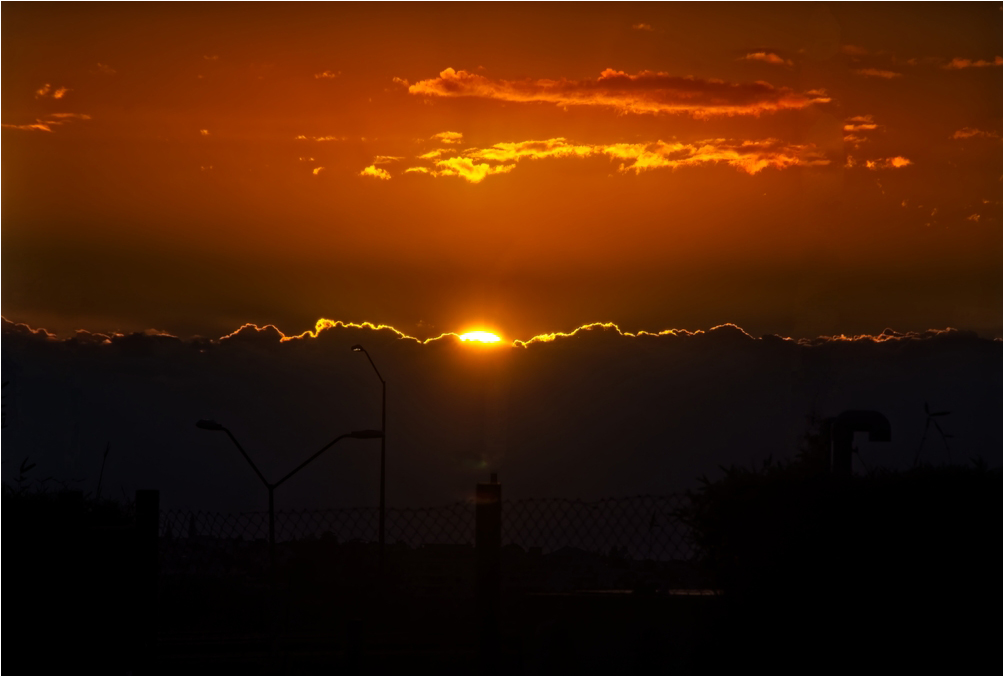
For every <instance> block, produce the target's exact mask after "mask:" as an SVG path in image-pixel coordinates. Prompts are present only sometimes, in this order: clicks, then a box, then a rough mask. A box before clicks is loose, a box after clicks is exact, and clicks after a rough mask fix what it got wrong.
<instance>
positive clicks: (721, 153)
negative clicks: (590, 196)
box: [419, 137, 830, 183]
mask: <svg viewBox="0 0 1004 677" xmlns="http://www.w3.org/2000/svg"><path fill="white" fill-rule="evenodd" d="M589 157H605V158H607V159H608V160H610V161H612V162H617V163H618V169H617V171H619V172H621V173H627V172H634V173H635V174H639V173H641V172H643V171H648V170H652V169H678V168H681V167H689V166H698V165H706V164H717V163H722V164H726V165H729V166H731V167H735V168H736V169H738V170H740V171H744V172H747V173H748V174H756V173H758V172H760V171H761V170H763V169H766V168H769V167H772V168H775V169H785V168H787V167H793V166H820V165H827V164H829V163H830V160H829V159H827V158H826V157H825V156H824V155H823V154H822V152H821V151H819V150H818V149H817V148H816V147H815V146H812V145H811V144H786V143H783V142H781V141H778V140H777V139H763V140H758V141H733V140H726V139H709V140H705V141H697V142H694V143H689V144H687V143H678V142H672V143H667V142H664V141H661V140H660V141H656V142H650V143H614V144H581V143H573V142H570V141H568V140H567V139H564V138H561V137H559V138H555V139H547V140H541V141H518V142H502V143H497V144H495V145H493V146H489V147H487V148H470V149H468V150H466V151H464V152H463V154H462V155H460V156H458V157H451V158H447V159H441V155H440V154H439V153H438V152H436V153H435V154H433V153H426V154H424V155H421V156H419V159H425V160H433V161H434V168H433V169H431V170H429V171H426V172H425V173H427V174H431V175H433V176H457V177H460V178H463V179H466V180H467V181H470V182H471V183H480V182H481V181H483V180H484V179H485V178H487V177H488V176H491V175H493V174H502V173H508V172H511V171H512V170H513V169H514V168H515V167H516V163H518V162H521V161H524V160H534V161H536V160H550V159H562V158H580V159H582V158H589ZM493 163H498V164H493Z"/></svg>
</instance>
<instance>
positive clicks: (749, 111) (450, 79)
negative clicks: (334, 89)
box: [408, 68, 830, 118]
mask: <svg viewBox="0 0 1004 677" xmlns="http://www.w3.org/2000/svg"><path fill="white" fill-rule="evenodd" d="M408 91H409V92H410V93H411V94H415V95H420V96H435V97H478V98H486V99H498V100H502V101H512V102H520V103H534V102H538V103H553V104H555V105H558V106H603V107H608V108H613V109H616V110H618V111H620V112H623V113H682V114H687V115H691V116H693V117H695V118H709V117H715V116H720V115H760V114H762V113H772V112H776V111H779V110H784V109H798V108H805V107H806V106H810V105H812V104H814V103H826V102H828V101H829V100H830V99H829V97H827V96H826V95H825V94H824V93H822V92H818V91H811V92H806V93H799V92H796V91H794V90H792V89H789V88H787V87H775V86H773V85H771V84H769V83H766V82H752V83H729V82H724V81H722V80H702V79H700V78H693V77H679V76H672V75H669V74H668V73H657V72H654V71H642V72H640V73H637V74H635V75H631V74H628V73H625V72H623V71H617V70H614V69H612V68H608V69H606V70H604V71H603V72H602V73H600V76H599V77H598V78H596V79H595V80H568V79H566V78H561V79H559V80H548V79H530V78H528V79H526V80H496V79H492V78H489V77H487V76H485V75H480V74H478V73H469V72H467V71H464V70H460V71H457V70H454V69H453V68H447V69H446V70H444V71H442V72H441V73H440V74H439V77H436V78H431V79H428V80H421V81H419V82H416V83H414V84H412V85H410V86H409V87H408Z"/></svg>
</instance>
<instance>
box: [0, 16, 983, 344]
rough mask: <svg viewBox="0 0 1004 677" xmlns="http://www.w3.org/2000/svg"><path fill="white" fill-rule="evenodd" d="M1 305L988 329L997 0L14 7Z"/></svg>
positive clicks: (820, 330) (5, 40)
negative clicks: (939, 0) (971, 0)
mask: <svg viewBox="0 0 1004 677" xmlns="http://www.w3.org/2000/svg"><path fill="white" fill-rule="evenodd" d="M0 11H2V19H3V21H2V24H0V26H2V50H3V51H2V56H3V60H2V64H3V66H2V67H3V78H2V95H3V97H2V123H3V131H2V135H3V150H4V153H3V167H2V169H3V184H2V198H3V202H2V210H3V211H2V216H3V221H2V227H3V231H2V236H3V241H2V244H3V259H2V263H3V268H2V271H3V272H2V282H3V297H2V304H3V307H2V310H3V315H4V316H5V317H7V318H9V319H11V320H13V321H17V322H26V323H28V324H31V325H33V326H46V327H47V328H49V329H50V330H54V331H58V332H62V333H69V332H72V331H73V330H75V329H78V328H87V329H91V330H95V331H132V330H143V329H149V328H157V329H161V330H165V331H168V332H171V333H174V334H177V335H192V334H201V335H207V336H220V335H222V334H225V333H228V332H230V331H233V330H234V329H236V328H237V327H239V326H241V325H242V324H243V323H245V322H254V323H257V324H260V325H263V324H268V323H273V324H275V325H277V326H279V327H280V328H282V330H283V331H284V332H286V333H287V334H292V333H298V332H300V331H304V330H306V329H309V328H311V327H312V326H313V325H314V322H315V320H316V319H317V318H319V317H327V318H333V319H338V320H343V321H353V322H359V321H372V322H379V323H386V324H389V325H393V326H395V327H397V328H398V329H400V330H401V331H404V332H405V333H407V334H410V335H415V336H435V335H439V334H441V333H443V332H452V331H455V332H461V331H467V330H471V329H478V328H487V329H491V330H495V331H496V332H497V333H500V334H502V335H503V336H505V337H507V338H510V339H518V338H528V337H530V336H533V335H535V334H539V333H544V332H552V331H569V330H571V329H573V328H574V327H576V326H578V325H580V324H583V323H587V322H594V321H611V322H616V323H618V325H619V326H621V327H622V328H623V329H624V330H626V331H637V330H649V331H658V330H662V329H667V328H687V329H701V328H708V327H711V326H714V325H717V324H722V323H725V322H733V323H736V324H738V325H740V326H742V327H744V328H745V329H746V330H747V331H749V332H750V333H753V334H762V333H780V334H784V335H790V336H797V337H807V336H816V335H819V334H839V333H863V332H869V333H878V332H880V331H881V330H882V329H883V328H884V327H886V326H891V327H894V328H896V329H898V330H901V331H915V330H923V329H928V328H932V327H946V326H954V327H959V328H963V329H973V330H976V331H978V332H980V333H981V334H983V335H986V336H1000V335H1001V310H1000V309H1001V304H1002V296H1001V273H1002V267H1001V244H1002V243H1001V235H1000V233H1001V213H1002V210H1001V173H1002V172H1001V134H1002V103H1001V102H1002V86H1001V83H1002V77H1001V54H1002V45H1001V43H1002V40H1001V29H1000V26H1001V6H1000V4H994V3H982V4H964V3H957V4H956V3H953V4H937V5H931V4H895V5H875V4H871V3H868V4H855V5H836V6H831V5H816V4H813V5H798V4H784V5H756V4H739V5H731V4H720V3H715V4H708V5H678V4H671V5H655V4H642V5H632V4H617V5H603V4H600V5H594V4H590V5H574V4H572V5H568V4H563V5H530V6H527V5H505V4H492V5H453V4H450V5H413V4H409V5H393V4H374V5H346V4H333V5H327V4H324V5H320V4H306V5H300V4H285V3H284V4H253V5H243V4H222V5H213V4H164V5H161V4H146V3H143V4H119V3H115V4H107V5H103V4H102V5H98V4H87V5H76V4H68V5H63V4H49V3H46V4H10V3H5V4H4V5H3V7H2V10H0Z"/></svg>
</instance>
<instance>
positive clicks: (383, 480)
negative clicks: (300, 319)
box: [352, 343, 387, 573]
mask: <svg viewBox="0 0 1004 677" xmlns="http://www.w3.org/2000/svg"><path fill="white" fill-rule="evenodd" d="M352 351H353V352H356V353H363V354H364V355H366V359H368V360H369V361H370V366H372V367H373V371H374V372H376V375H377V378H378V379H380V386H381V406H380V433H381V434H380V527H379V534H380V535H379V541H380V572H381V573H383V560H384V524H385V520H384V518H385V517H386V511H385V502H384V499H385V493H384V492H385V488H386V486H387V381H384V380H383V376H381V375H380V370H379V369H377V367H376V364H374V362H373V358H372V357H370V354H369V353H368V352H366V349H365V348H363V347H362V346H361V345H359V344H358V343H357V344H356V345H354V346H352Z"/></svg>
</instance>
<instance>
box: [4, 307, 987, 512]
mask: <svg viewBox="0 0 1004 677" xmlns="http://www.w3.org/2000/svg"><path fill="white" fill-rule="evenodd" d="M2 338H3V341H2V345H3V351H4V360H5V362H4V364H5V367H10V366H11V365H16V368H11V369H10V370H9V371H8V370H7V369H5V373H4V379H5V380H9V384H8V385H7V386H6V387H5V388H4V394H5V395H6V396H7V399H5V402H6V404H7V405H8V406H7V410H6V413H7V414H8V416H7V418H6V420H5V424H6V425H5V428H4V442H5V444H8V445H10V448H11V449H17V448H27V449H29V450H30V453H31V455H32V461H33V462H36V463H38V468H37V470H36V472H37V473H38V474H37V476H38V477H45V476H49V475H51V476H54V477H57V478H61V479H63V478H65V479H69V478H71V477H72V478H81V479H83V480H84V481H83V482H81V483H80V486H81V488H84V489H88V490H93V487H94V485H95V483H96V480H97V474H98V470H99V469H100V467H101V466H100V455H101V453H102V451H103V449H104V448H105V445H106V444H107V443H110V444H111V447H112V448H113V449H116V448H118V449H142V450H143V453H137V454H127V455H125V456H123V457H122V458H121V459H120V462H119V463H114V464H113V463H109V464H108V467H107V468H106V469H105V470H104V473H105V474H104V480H103V481H104V483H105V484H106V485H107V486H113V487H119V486H120V485H123V486H125V487H127V488H129V489H134V488H136V487H141V486H156V487H157V488H159V489H160V490H161V496H162V501H164V502H165V503H164V504H163V507H164V508H174V507H182V506H187V507H191V508H197V509H223V510H235V511H236V510H240V509H261V508H260V506H261V505H262V501H264V500H265V497H264V495H263V493H262V491H261V486H260V484H258V483H257V482H256V481H254V478H253V476H252V473H250V471H249V470H247V469H246V468H245V467H244V464H243V461H242V460H241V459H239V458H237V451H236V450H235V449H233V448H232V445H231V444H230V442H229V440H227V439H225V436H224V437H223V438H221V437H219V436H217V435H212V434H209V433H205V432H204V431H200V430H198V429H196V427H195V425H194V423H195V421H197V420H198V419H202V418H209V419H215V420H218V421H219V422H221V423H222V424H224V425H226V426H227V427H228V429H230V430H232V431H233V434H234V435H235V437H236V438H237V439H238V440H240V442H241V444H242V446H243V447H244V448H245V449H246V451H247V453H248V454H249V455H250V456H251V457H252V458H253V459H254V461H255V464H256V465H257V466H258V467H259V468H260V469H261V471H262V472H263V474H264V475H265V476H266V477H268V478H276V477H281V476H282V475H283V474H284V473H286V472H288V471H289V469H290V468H294V467H296V466H297V464H299V463H301V462H302V461H303V459H304V458H305V457H308V456H309V454H310V453H312V452H314V451H316V450H317V449H318V448H320V446H321V445H323V444H324V443H326V442H329V441H330V440H331V439H332V438H333V437H334V436H335V435H337V434H339V433H343V432H345V431H349V430H359V429H366V428H378V427H379V425H380V423H379V422H380V411H381V409H380V383H379V382H378V380H377V378H376V375H375V374H374V373H373V370H372V368H371V366H370V364H369V363H368V361H367V359H366V356H365V355H359V354H357V353H353V352H352V351H351V350H350V346H352V345H354V344H356V343H360V344H362V345H365V346H366V348H367V350H368V351H369V352H370V353H371V354H372V357H373V360H374V362H375V363H376V364H377V365H378V366H379V369H380V373H381V374H382V375H383V376H385V377H386V378H387V380H388V381H389V382H390V383H391V385H392V386H393V387H389V388H388V417H389V420H388V423H389V424H390V425H391V429H392V430H393V440H394V445H395V446H394V449H395V450H396V452H395V454H394V456H393V459H391V457H390V456H388V462H389V463H390V462H391V460H393V466H392V467H390V468H389V469H390V470H392V472H389V473H388V481H389V482H390V484H388V487H387V490H388V495H390V496H393V497H394V499H393V500H394V504H395V505H398V506H418V505H428V504H441V503H446V502H449V501H451V500H455V497H456V496H458V495H463V494H464V493H467V492H470V490H471V489H472V488H473V486H474V483H475V482H477V481H483V480H484V479H485V475H486V473H487V470H486V469H485V466H484V462H486V461H488V462H491V463H492V465H491V468H492V470H496V469H497V470H498V471H499V473H500V478H501V479H502V481H503V482H505V483H506V487H507V488H506V492H507V496H509V498H520V497H527V496H531V495H536V496H551V497H558V496H560V497H566V498H583V499H589V498H596V497H600V496H625V495H635V494H639V493H665V492H668V491H677V490H682V489H686V488H690V487H692V486H693V485H694V484H695V483H696V478H697V477H699V476H700V475H701V474H704V473H708V472H714V471H715V469H716V468H717V466H718V465H719V464H724V465H728V464H730V463H734V462H739V463H743V464H749V463H750V462H751V460H754V459H756V460H759V459H761V458H766V456H767V455H768V454H772V455H773V457H774V458H775V459H777V458H780V457H785V456H786V455H790V454H793V453H794V452H795V451H796V449H797V448H798V437H799V435H800V434H801V433H803V432H805V431H806V428H805V423H804V420H805V419H804V417H805V416H806V415H807V414H809V413H816V414H818V416H819V417H820V418H825V417H829V416H835V415H837V414H839V413H840V412H842V411H845V410H848V409H875V410H877V411H880V412H882V413H883V414H885V415H886V416H887V417H888V418H889V421H890V423H891V426H892V430H893V439H892V442H891V443H885V444H871V445H870V444H869V443H868V442H867V441H866V442H863V443H862V445H861V449H860V450H859V451H860V453H861V456H862V458H865V459H867V463H868V466H869V467H875V466H877V465H878V466H880V465H884V464H889V465H894V464H896V463H898V462H902V463H903V464H904V467H909V466H910V465H911V464H912V463H913V460H914V456H915V454H916V452H917V449H918V446H919V444H920V442H921V439H920V438H921V434H922V432H923V422H922V420H921V423H920V424H919V425H918V424H917V421H918V418H917V417H918V416H922V415H923V414H922V412H923V404H924V401H926V400H929V401H930V404H931V406H932V407H937V409H938V410H950V411H952V412H953V413H952V415H951V416H950V417H948V418H947V419H945V421H947V423H949V424H951V426H952V427H951V430H950V432H952V433H954V434H956V438H955V439H954V440H953V441H952V452H953V454H954V458H953V457H948V456H944V455H937V456H936V455H935V454H940V453H941V452H936V451H934V449H933V448H930V447H927V448H925V450H924V452H925V458H924V460H925V461H928V462H935V461H939V462H940V461H942V459H944V460H945V461H948V462H957V463H967V462H968V459H969V458H971V457H973V456H982V457H984V458H986V459H987V460H988V461H989V462H990V464H991V467H999V466H1000V463H1001V461H1000V448H1001V442H1000V436H1001V428H1000V425H999V421H1000V417H999V414H1000V409H999V408H998V407H999V397H997V395H998V394H999V392H1000V377H999V373H1000V360H1001V344H1000V341H990V340H986V339H980V338H979V337H977V336H975V335H974V334H971V333H969V332H960V331H956V330H945V329H937V330H930V331H919V332H899V331H893V330H889V329H887V330H885V331H882V332H880V333H878V334H874V335H873V334H860V335H837V336H824V337H817V338H810V339H803V340H792V339H786V338H783V337H778V336H771V335H768V336H762V337H754V336H751V335H750V334H749V333H747V332H745V331H743V330H742V329H741V328H739V327H737V326H735V325H729V324H725V325H720V326H718V327H714V328H711V329H704V330H684V329H665V330H662V331H657V330H655V329H653V330H651V331H634V332H629V331H623V330H621V329H620V328H619V327H618V326H617V325H615V324H613V323H596V324H592V325H586V326H584V327H579V328H575V329H573V328H567V331H563V332H555V333H554V334H550V335H542V336H541V337H536V338H530V337H524V339H525V343H526V345H515V344H513V345H496V346H473V345H469V344H465V343H462V342H461V341H459V340H457V339H456V336H455V335H453V334H449V335H443V336H442V337H439V338H437V339H433V340H427V341H424V342H423V341H419V340H417V339H415V338H413V337H410V336H407V335H405V334H404V333H403V332H400V331H398V330H396V329H394V328H393V327H388V326H385V325H380V324H375V323H363V322H360V323H350V322H335V321H331V320H321V321H319V322H318V323H317V324H316V325H315V326H314V328H313V329H312V330H311V331H306V332H303V333H302V334H297V335H293V334H290V335H285V334H284V333H283V332H282V331H281V330H280V329H279V328H277V327H275V326H274V325H263V326H256V325H253V324H248V325H244V326H242V327H240V328H239V329H237V330H236V331H234V332H232V333H230V334H228V335H226V336H224V337H221V338H219V339H200V338H196V339H179V338H175V337H171V336H164V335H155V334H154V333H152V332H151V333H147V332H142V333H135V334H119V333H98V332H83V331H82V332H78V333H76V334H74V335H72V336H70V337H68V338H63V339H60V338H57V337H55V336H53V335H52V334H51V333H48V332H44V331H40V330H36V329H32V328H31V327H28V326H25V325H16V324H14V323H12V322H9V321H7V320H4V321H3V337H2ZM472 351H476V352H472ZM472 355H476V356H477V357H478V359H471V356H472ZM12 401H13V402H15V403H16V404H14V405H12V404H11V402H12ZM11 407H13V408H14V409H15V411H16V417H15V416H13V415H12V413H11ZM391 417H392V419H391ZM277 422H278V423H277ZM943 422H944V421H943ZM489 424H490V425H489ZM946 430H948V429H946ZM73 435H78V436H79V449H80V450H81V452H80V456H81V458H80V459H79V463H78V466H77V468H76V470H79V472H75V473H74V474H70V467H69V466H68V465H66V464H67V460H66V459H67V443H66V440H67V439H75V438H74V437H71V436H73ZM344 444H345V445H349V444H352V445H353V446H352V447H349V446H345V447H344V448H343V451H344V452H346V453H336V454H329V455H326V456H324V457H323V458H322V459H319V460H318V461H317V462H316V463H314V464H313V465H312V466H311V470H310V472H309V473H303V474H301V475H299V476H298V477H297V479H296V480H295V481H296V482H297V487H296V488H295V490H292V487H290V488H291V491H290V492H289V493H288V494H286V495H285V498H284V499H283V500H284V501H287V503H285V504H284V505H285V507H287V508H304V507H330V506H332V505H333V504H342V505H353V504H355V505H360V504H364V505H373V504H375V503H376V501H377V496H378V490H376V488H377V486H378V485H377V478H378V477H379V470H378V467H377V464H375V462H374V458H375V457H374V456H373V453H375V452H374V450H375V449H379V444H377V443H373V442H364V441H358V442H356V441H348V440H346V441H345V442H344ZM677 452H679V453H677ZM684 452H686V453H684ZM25 453H28V452H25ZM20 458H23V456H19V457H17V461H19V460H20ZM583 459H586V460H587V461H588V462H584V460H583ZM17 461H15V462H17ZM191 468H198V472H197V473H192V472H191V471H190V469H191ZM556 478H560V481H558V480H557V479H556ZM370 480H372V481H370ZM74 488H76V487H74Z"/></svg>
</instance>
